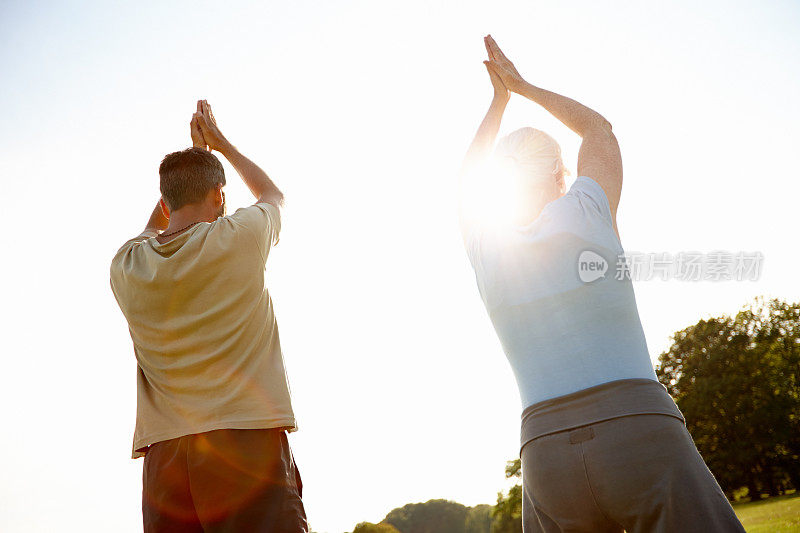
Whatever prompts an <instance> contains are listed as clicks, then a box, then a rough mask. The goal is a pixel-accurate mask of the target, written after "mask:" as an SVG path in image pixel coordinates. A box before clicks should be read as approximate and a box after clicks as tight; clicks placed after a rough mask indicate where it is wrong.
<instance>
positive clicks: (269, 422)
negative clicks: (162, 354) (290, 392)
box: [131, 418, 297, 459]
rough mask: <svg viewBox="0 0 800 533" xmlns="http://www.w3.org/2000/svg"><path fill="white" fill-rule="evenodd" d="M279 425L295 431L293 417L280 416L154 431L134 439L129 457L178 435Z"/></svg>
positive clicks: (142, 455)
mask: <svg viewBox="0 0 800 533" xmlns="http://www.w3.org/2000/svg"><path fill="white" fill-rule="evenodd" d="M279 427H285V428H286V430H287V431H288V432H289V433H292V432H295V431H297V421H296V420H295V419H294V418H280V419H275V418H259V419H255V420H225V421H221V422H214V423H213V424H208V425H203V426H198V427H193V428H184V429H175V430H173V431H165V432H161V433H156V434H155V435H149V436H146V437H141V438H138V439H136V440H134V441H133V452H132V454H131V459H138V458H139V457H144V456H145V455H146V454H147V448H148V447H149V446H150V445H151V444H155V443H157V442H161V441H165V440H170V439H177V438H178V437H183V436H185V435H195V434H198V433H205V432H207V431H215V430H218V429H273V428H279Z"/></svg>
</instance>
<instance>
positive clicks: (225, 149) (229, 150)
mask: <svg viewBox="0 0 800 533" xmlns="http://www.w3.org/2000/svg"><path fill="white" fill-rule="evenodd" d="M217 152H219V153H221V154H222V155H224V156H225V157H226V158H230V156H231V154H233V153H235V152H236V147H235V146H234V145H232V144H231V143H230V142H229V141H228V140H227V139H225V141H224V142H223V143H222V144H221V145H220V147H219V149H218V150H217Z"/></svg>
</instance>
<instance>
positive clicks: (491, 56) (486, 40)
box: [483, 35, 494, 59]
mask: <svg viewBox="0 0 800 533" xmlns="http://www.w3.org/2000/svg"><path fill="white" fill-rule="evenodd" d="M483 46H485V47H486V53H487V54H488V55H489V59H494V54H493V53H492V47H491V46H490V45H489V36H488V35H487V36H486V37H484V38H483Z"/></svg>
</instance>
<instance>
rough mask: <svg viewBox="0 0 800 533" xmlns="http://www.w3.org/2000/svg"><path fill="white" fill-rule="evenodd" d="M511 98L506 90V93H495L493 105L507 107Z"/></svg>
mask: <svg viewBox="0 0 800 533" xmlns="http://www.w3.org/2000/svg"><path fill="white" fill-rule="evenodd" d="M510 98H511V95H510V94H508V92H506V94H497V93H495V95H494V97H492V107H498V106H501V107H505V106H506V104H508V100H509V99H510Z"/></svg>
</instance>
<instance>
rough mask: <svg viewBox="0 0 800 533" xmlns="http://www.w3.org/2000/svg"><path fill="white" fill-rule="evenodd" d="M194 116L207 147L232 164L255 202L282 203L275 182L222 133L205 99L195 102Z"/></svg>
mask: <svg viewBox="0 0 800 533" xmlns="http://www.w3.org/2000/svg"><path fill="white" fill-rule="evenodd" d="M195 117H196V118H197V120H198V123H199V125H200V131H201V133H202V135H203V139H204V140H205V142H206V143H207V144H208V147H209V149H211V150H216V151H218V152H219V153H221V154H222V155H224V156H225V158H226V159H227V160H228V161H229V162H230V164H231V165H233V168H235V169H236V172H238V173H239V175H240V176H241V177H242V179H243V180H244V182H245V184H246V185H247V187H248V188H249V189H250V192H252V193H253V195H254V196H255V197H256V198H257V200H256V203H259V202H266V203H269V204H272V205H274V206H275V207H280V206H281V205H283V193H282V192H281V191H280V190H279V189H278V187H277V186H276V185H275V183H273V182H272V180H271V179H270V178H269V176H267V173H266V172H264V171H263V170H261V168H260V167H259V166H258V165H256V164H255V163H253V162H252V161H251V160H250V159H248V158H247V157H245V156H244V155H243V154H242V153H241V152H239V150H237V149H236V147H235V146H234V145H233V144H231V143H230V142H229V141H228V139H226V138H225V136H224V135H222V132H221V131H220V130H219V127H218V126H217V121H216V120H215V119H214V114H213V113H212V112H211V106H210V105H208V102H206V101H205V100H200V101H198V102H197V113H195Z"/></svg>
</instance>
